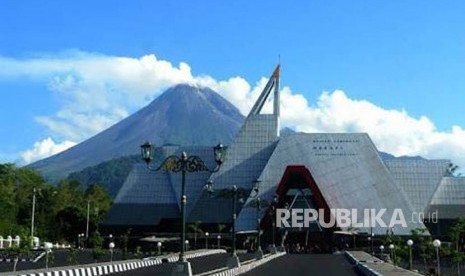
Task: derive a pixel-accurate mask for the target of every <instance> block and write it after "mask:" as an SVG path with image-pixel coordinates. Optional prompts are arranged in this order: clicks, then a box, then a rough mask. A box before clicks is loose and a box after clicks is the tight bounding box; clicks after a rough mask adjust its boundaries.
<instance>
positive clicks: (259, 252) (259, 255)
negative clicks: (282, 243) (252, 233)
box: [255, 247, 263, 260]
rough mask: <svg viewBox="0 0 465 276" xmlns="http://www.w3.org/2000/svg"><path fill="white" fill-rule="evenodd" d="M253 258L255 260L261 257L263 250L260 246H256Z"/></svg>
mask: <svg viewBox="0 0 465 276" xmlns="http://www.w3.org/2000/svg"><path fill="white" fill-rule="evenodd" d="M255 259H257V260H261V259H263V251H262V249H261V248H260V247H259V248H258V250H257V252H255Z"/></svg>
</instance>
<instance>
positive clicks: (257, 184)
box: [251, 179, 263, 260]
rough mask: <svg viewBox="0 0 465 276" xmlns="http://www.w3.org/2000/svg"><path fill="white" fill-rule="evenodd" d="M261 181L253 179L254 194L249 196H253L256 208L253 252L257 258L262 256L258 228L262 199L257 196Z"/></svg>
mask: <svg viewBox="0 0 465 276" xmlns="http://www.w3.org/2000/svg"><path fill="white" fill-rule="evenodd" d="M261 182H262V181H261V180H259V179H257V180H255V181H254V187H253V190H254V191H255V196H252V197H251V198H255V208H256V217H257V252H256V253H255V258H256V259H258V260H260V259H262V258H263V251H262V246H261V237H262V233H261V229H260V208H261V203H262V199H261V198H260V197H259V196H258V192H259V188H260V183H261Z"/></svg>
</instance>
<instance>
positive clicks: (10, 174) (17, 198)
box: [0, 164, 112, 243]
mask: <svg viewBox="0 0 465 276" xmlns="http://www.w3.org/2000/svg"><path fill="white" fill-rule="evenodd" d="M34 189H35V190H36V204H35V223H34V226H35V230H34V234H35V236H37V237H39V238H40V239H41V240H42V241H44V240H48V241H54V242H68V243H72V242H75V241H76V238H77V236H78V234H79V233H85V231H86V219H87V205H88V203H89V206H90V208H89V210H90V212H89V214H90V216H89V233H92V232H94V231H96V230H97V229H98V225H99V223H101V222H102V220H103V219H104V217H105V215H106V213H107V212H108V210H109V209H110V206H111V203H112V202H111V198H110V196H109V195H108V193H107V192H106V191H105V189H104V188H103V187H101V186H99V185H97V184H95V185H91V186H89V187H88V188H87V189H86V190H84V189H82V187H81V183H79V182H78V181H69V180H63V181H61V182H59V183H58V185H56V186H54V185H50V184H48V183H46V182H45V180H44V179H43V178H42V177H41V176H40V174H39V173H37V172H36V171H34V170H33V169H30V168H18V167H16V166H15V165H14V164H0V214H1V216H0V235H2V236H3V237H6V236H8V235H11V236H13V237H14V236H16V235H19V236H21V237H28V236H30V231H31V217H32V205H33V203H32V202H33V193H34V192H33V191H34Z"/></svg>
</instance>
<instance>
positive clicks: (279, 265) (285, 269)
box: [242, 254, 357, 276]
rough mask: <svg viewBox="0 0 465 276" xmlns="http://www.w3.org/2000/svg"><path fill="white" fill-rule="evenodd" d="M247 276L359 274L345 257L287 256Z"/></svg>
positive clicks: (349, 275)
mask: <svg viewBox="0 0 465 276" xmlns="http://www.w3.org/2000/svg"><path fill="white" fill-rule="evenodd" d="M242 275H245V276H257V275H266V276H283V275H292V276H298V275H324V276H333V275H334V276H352V275H353V276H356V275H357V273H356V272H355V270H354V269H353V268H352V265H351V264H350V263H349V262H348V261H347V260H346V258H345V257H344V255H329V254H324V255H323V254H322V255H320V254H316V255H307V254H287V255H284V256H282V257H279V258H276V259H274V260H272V261H269V262H268V263H266V264H264V265H261V266H259V267H257V268H255V269H253V270H251V271H249V272H247V273H245V274H242Z"/></svg>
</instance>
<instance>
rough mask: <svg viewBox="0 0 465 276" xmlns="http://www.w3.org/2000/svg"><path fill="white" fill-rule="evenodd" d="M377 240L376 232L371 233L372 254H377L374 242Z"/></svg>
mask: <svg viewBox="0 0 465 276" xmlns="http://www.w3.org/2000/svg"><path fill="white" fill-rule="evenodd" d="M374 242H375V233H371V245H370V249H371V255H372V256H373V255H375V251H374V250H373V243H374Z"/></svg>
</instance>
